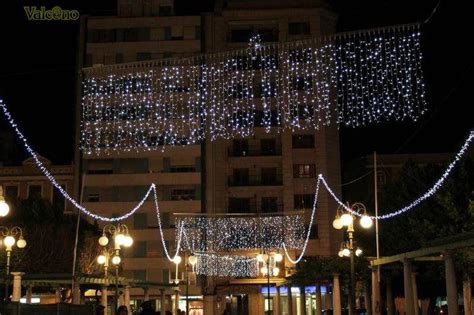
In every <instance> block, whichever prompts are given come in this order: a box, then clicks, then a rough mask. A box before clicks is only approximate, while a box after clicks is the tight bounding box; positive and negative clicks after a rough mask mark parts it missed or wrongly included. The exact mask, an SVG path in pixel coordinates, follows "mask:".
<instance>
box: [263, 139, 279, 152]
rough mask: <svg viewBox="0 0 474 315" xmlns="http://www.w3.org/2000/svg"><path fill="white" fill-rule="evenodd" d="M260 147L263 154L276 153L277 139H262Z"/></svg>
mask: <svg viewBox="0 0 474 315" xmlns="http://www.w3.org/2000/svg"><path fill="white" fill-rule="evenodd" d="M260 148H261V150H262V155H275V154H276V153H277V152H276V140H275V139H261V140H260Z"/></svg>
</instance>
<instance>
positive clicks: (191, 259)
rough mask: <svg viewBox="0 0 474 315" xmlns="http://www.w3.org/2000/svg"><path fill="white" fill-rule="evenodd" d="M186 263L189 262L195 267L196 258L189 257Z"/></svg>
mask: <svg viewBox="0 0 474 315" xmlns="http://www.w3.org/2000/svg"><path fill="white" fill-rule="evenodd" d="M188 262H189V263H190V264H191V265H192V266H194V265H196V264H197V257H196V256H194V255H193V256H189V258H188Z"/></svg>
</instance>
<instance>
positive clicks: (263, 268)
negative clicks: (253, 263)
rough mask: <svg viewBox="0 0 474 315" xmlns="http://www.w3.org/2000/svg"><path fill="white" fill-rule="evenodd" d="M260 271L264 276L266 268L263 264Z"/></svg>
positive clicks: (266, 271)
mask: <svg viewBox="0 0 474 315" xmlns="http://www.w3.org/2000/svg"><path fill="white" fill-rule="evenodd" d="M260 272H261V273H262V274H263V275H264V276H266V275H267V273H268V268H267V267H265V266H264V267H262V268H260Z"/></svg>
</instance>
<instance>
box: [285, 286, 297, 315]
mask: <svg viewBox="0 0 474 315" xmlns="http://www.w3.org/2000/svg"><path fill="white" fill-rule="evenodd" d="M287 288H288V315H294V314H295V312H294V309H293V294H292V293H291V285H289V286H287Z"/></svg>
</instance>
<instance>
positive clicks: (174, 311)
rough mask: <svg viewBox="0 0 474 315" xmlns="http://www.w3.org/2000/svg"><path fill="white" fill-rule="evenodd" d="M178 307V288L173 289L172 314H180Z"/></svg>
mask: <svg viewBox="0 0 474 315" xmlns="http://www.w3.org/2000/svg"><path fill="white" fill-rule="evenodd" d="M178 309H179V290H174V308H173V314H175V315H180V314H179V313H178Z"/></svg>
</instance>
